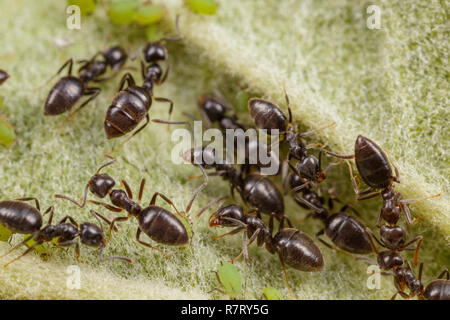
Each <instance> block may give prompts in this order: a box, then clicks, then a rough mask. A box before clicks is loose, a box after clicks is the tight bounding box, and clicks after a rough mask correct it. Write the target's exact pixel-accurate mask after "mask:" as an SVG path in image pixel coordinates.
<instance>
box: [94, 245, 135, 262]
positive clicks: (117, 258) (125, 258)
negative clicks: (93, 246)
mask: <svg viewBox="0 0 450 320" xmlns="http://www.w3.org/2000/svg"><path fill="white" fill-rule="evenodd" d="M104 248H105V247H104V246H103V245H102V246H101V247H100V250H99V253H98V260H100V261H108V260H122V261H125V262H128V263H133V261H132V260H131V259H128V258H127V257H122V256H110V257H106V258H104V257H103V249H104Z"/></svg>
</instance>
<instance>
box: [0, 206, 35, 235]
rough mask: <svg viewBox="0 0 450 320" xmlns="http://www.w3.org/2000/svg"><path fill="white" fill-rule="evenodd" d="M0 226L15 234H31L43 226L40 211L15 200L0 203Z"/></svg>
mask: <svg viewBox="0 0 450 320" xmlns="http://www.w3.org/2000/svg"><path fill="white" fill-rule="evenodd" d="M0 224H1V225H3V226H4V227H6V228H8V229H9V230H11V231H12V232H13V233H20V234H31V233H35V232H38V231H39V230H40V229H41V226H42V215H41V213H40V211H39V210H38V209H37V208H35V207H32V206H30V205H29V204H27V203H24V202H21V201H14V200H6V201H1V202H0Z"/></svg>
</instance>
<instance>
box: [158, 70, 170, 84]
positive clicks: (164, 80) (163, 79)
mask: <svg viewBox="0 0 450 320" xmlns="http://www.w3.org/2000/svg"><path fill="white" fill-rule="evenodd" d="M169 71H170V65H169V66H167V69H166V72H165V73H164V75H163V77H162V79H161V80H159V81H158V83H157V84H158V85H162V84H163V83H164V82H166V80H167V77H168V75H169Z"/></svg>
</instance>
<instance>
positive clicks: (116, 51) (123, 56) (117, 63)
mask: <svg viewBox="0 0 450 320" xmlns="http://www.w3.org/2000/svg"><path fill="white" fill-rule="evenodd" d="M102 54H103V57H104V58H105V62H106V64H107V65H109V66H110V67H111V68H112V69H113V70H119V69H120V68H121V67H122V66H123V65H124V64H125V62H126V61H127V58H128V55H127V53H126V52H125V50H124V49H123V48H122V47H121V46H115V47H111V48H109V49H108V50H107V51H105V52H103V53H102Z"/></svg>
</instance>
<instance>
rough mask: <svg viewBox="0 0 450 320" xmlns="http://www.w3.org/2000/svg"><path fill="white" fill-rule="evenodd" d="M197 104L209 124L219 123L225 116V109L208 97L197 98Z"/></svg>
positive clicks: (215, 100)
mask: <svg viewBox="0 0 450 320" xmlns="http://www.w3.org/2000/svg"><path fill="white" fill-rule="evenodd" d="M197 104H198V106H199V108H200V109H201V111H202V112H203V113H204V114H205V115H206V116H207V117H208V120H209V121H210V122H216V121H220V120H222V118H223V117H224V116H225V112H226V107H225V106H224V105H223V104H222V103H220V102H219V101H218V100H217V99H214V97H212V96H210V95H206V94H204V95H201V96H200V97H198V99H197Z"/></svg>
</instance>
